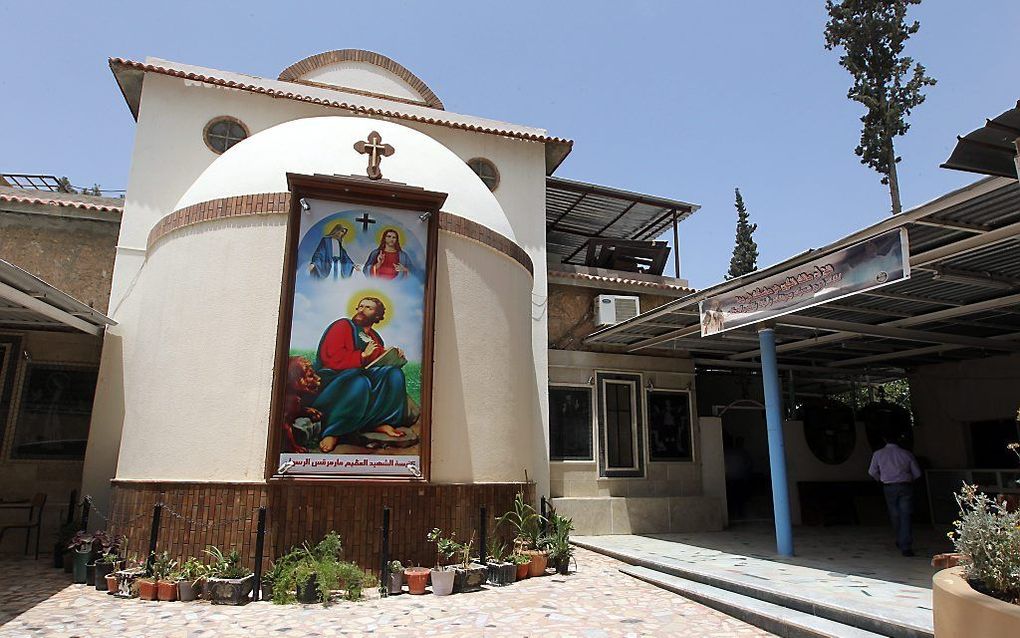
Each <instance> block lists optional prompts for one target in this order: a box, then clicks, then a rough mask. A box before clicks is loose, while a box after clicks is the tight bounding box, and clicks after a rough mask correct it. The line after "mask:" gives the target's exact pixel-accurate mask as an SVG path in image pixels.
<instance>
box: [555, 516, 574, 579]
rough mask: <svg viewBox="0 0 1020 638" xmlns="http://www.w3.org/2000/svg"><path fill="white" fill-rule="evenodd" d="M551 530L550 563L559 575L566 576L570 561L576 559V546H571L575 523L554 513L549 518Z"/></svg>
mask: <svg viewBox="0 0 1020 638" xmlns="http://www.w3.org/2000/svg"><path fill="white" fill-rule="evenodd" d="M549 529H550V534H549V562H550V563H551V564H552V566H553V567H555V568H556V571H557V572H558V573H560V574H566V573H568V572H569V570H570V559H571V558H573V557H574V546H573V545H571V544H570V532H572V531H573V530H574V521H573V519H570V518H567V517H566V516H560V515H559V514H557V513H556V512H553V513H552V514H551V515H550V516H549Z"/></svg>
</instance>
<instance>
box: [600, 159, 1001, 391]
mask: <svg viewBox="0 0 1020 638" xmlns="http://www.w3.org/2000/svg"><path fill="white" fill-rule="evenodd" d="M900 227H902V228H906V229H907V232H908V235H909V238H910V239H909V241H910V255H911V256H910V264H911V269H912V273H911V278H910V279H908V280H905V281H902V282H898V283H895V284H891V285H888V286H885V287H883V288H880V289H877V290H873V291H869V292H866V293H860V294H857V295H854V296H851V297H845V298H843V299H839V300H836V301H833V302H830V303H827V304H823V305H820V306H816V307H813V308H809V309H805V310H801V311H798V312H796V313H794V314H791V315H786V316H784V317H780V318H778V319H776V320H775V322H776V336H777V347H776V350H777V352H778V356H779V363H780V368H781V369H783V368H785V369H788V370H797V371H801V372H813V373H815V374H817V375H818V376H827V375H835V376H839V375H841V374H842V375H860V374H864V373H867V374H870V375H871V378H872V380H874V379H875V378H876V375H878V376H881V375H883V374H884V375H891V376H895V375H901V374H902V369H903V368H907V367H913V366H919V365H924V364H929V363H938V362H943V361H953V360H963V359H973V358H978V357H983V356H991V355H996V354H1003V353H1008V352H1017V351H1020V185H1018V183H1017V181H1016V180H1015V179H1013V180H1010V179H1003V178H998V177H995V178H986V179H983V180H981V181H978V182H975V183H974V184H971V185H969V186H966V187H964V188H961V189H959V190H957V191H954V192H952V193H949V194H947V195H944V196H942V197H940V198H938V199H936V200H934V201H932V202H929V203H927V204H924V205H922V206H919V207H917V208H915V209H912V210H909V211H906V212H904V213H902V214H900V215H897V216H895V217H890V218H887V219H884V220H882V221H881V222H879V223H877V224H874V225H872V226H870V227H868V228H865V229H863V230H861V231H858V232H856V233H854V234H852V235H849V236H847V237H844V238H843V239H841V240H839V241H837V242H835V243H833V244H831V245H829V246H826V247H824V248H821V249H818V250H811V251H807V252H805V253H802V254H800V255H797V256H796V257H793V258H791V259H788V260H786V261H784V262H781V263H779V264H776V265H774V266H771V267H769V268H765V269H762V270H759V271H755V272H753V273H750V274H749V275H745V276H744V277H740V278H738V279H733V280H730V281H726V282H723V283H720V284H717V285H715V286H712V287H710V288H707V289H705V290H702V291H700V292H697V293H694V294H691V295H688V296H686V297H683V298H680V299H677V300H676V301H673V302H670V303H668V304H666V305H664V306H660V307H659V308H656V309H655V310H652V311H650V312H646V313H644V314H642V315H639V316H638V317H635V318H634V319H631V320H629V321H626V322H623V323H619V324H616V325H614V326H610V327H608V328H604V329H602V330H599V331H597V332H595V333H593V334H591V335H589V336H588V337H587V338H586V340H585V341H586V343H598V344H603V345H609V346H614V347H616V348H618V349H619V350H620V351H623V352H632V353H636V352H643V351H652V350H656V349H658V350H663V349H666V350H675V351H686V352H688V353H689V354H690V356H692V357H693V358H694V359H695V362H696V363H698V364H701V365H703V366H711V367H734V368H739V367H750V366H753V367H755V368H757V364H756V363H754V362H755V361H757V360H759V351H758V347H757V342H758V340H757V336H756V330H757V327H756V326H749V327H747V328H743V329H738V330H733V331H730V332H726V333H722V334H718V335H714V336H711V337H706V338H701V336H700V334H701V330H700V323H699V315H698V302H700V301H701V300H702V299H705V298H706V297H711V296H714V295H717V294H719V293H721V292H724V291H726V290H729V289H732V288H737V287H740V286H745V285H747V284H750V283H753V282H755V281H757V280H759V279H763V278H765V277H768V276H770V275H772V274H775V273H779V272H782V271H784V270H786V269H789V268H793V267H795V266H797V265H799V264H801V263H804V262H807V261H810V260H811V259H813V258H814V257H816V256H817V255H819V254H822V253H825V252H828V251H831V250H836V249H839V248H842V247H844V246H847V245H849V244H852V243H856V242H858V241H861V240H863V239H866V238H869V237H872V236H874V235H877V234H880V233H882V232H885V231H887V230H890V229H893V228H900Z"/></svg>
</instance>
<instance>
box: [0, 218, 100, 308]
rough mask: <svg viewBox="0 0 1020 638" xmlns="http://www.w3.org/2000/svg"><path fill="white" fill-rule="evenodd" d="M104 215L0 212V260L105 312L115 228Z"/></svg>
mask: <svg viewBox="0 0 1020 638" xmlns="http://www.w3.org/2000/svg"><path fill="white" fill-rule="evenodd" d="M46 208H51V207H46ZM109 218H110V219H109V220H108V221H100V220H96V219H84V218H81V217H76V216H63V215H56V214H33V213H29V212H14V211H9V210H0V259H3V260H5V261H8V262H11V263H12V264H14V265H16V266H18V267H19V268H22V269H24V270H27V271H28V272H30V273H32V274H34V275H35V276H36V277H39V278H40V279H42V280H43V281H45V282H47V283H49V284H51V285H53V286H55V287H57V288H59V289H60V290H63V291H64V292H66V293H67V294H69V295H71V296H72V297H74V298H75V299H78V300H79V301H81V302H83V303H85V304H88V305H90V306H92V307H93V308H95V309H96V310H99V311H100V312H103V313H105V312H106V311H107V303H108V301H109V298H110V282H111V279H112V277H113V257H114V248H115V247H116V245H117V233H118V229H119V227H120V217H119V215H116V214H112V213H110V214H109Z"/></svg>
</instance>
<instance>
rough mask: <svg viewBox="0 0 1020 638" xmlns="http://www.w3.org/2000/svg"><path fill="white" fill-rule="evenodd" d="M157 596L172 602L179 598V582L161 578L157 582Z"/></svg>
mask: <svg viewBox="0 0 1020 638" xmlns="http://www.w3.org/2000/svg"><path fill="white" fill-rule="evenodd" d="M156 590H157V591H156V595H157V597H158V598H159V599H160V600H162V601H165V602H168V603H172V602H173V601H175V600H177V583H174V582H170V581H166V580H161V581H159V582H158V583H157V584H156Z"/></svg>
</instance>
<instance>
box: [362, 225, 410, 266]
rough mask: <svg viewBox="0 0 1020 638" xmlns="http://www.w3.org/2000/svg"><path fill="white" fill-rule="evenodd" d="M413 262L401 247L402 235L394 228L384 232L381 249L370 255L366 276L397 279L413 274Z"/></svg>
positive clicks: (380, 242)
mask: <svg viewBox="0 0 1020 638" xmlns="http://www.w3.org/2000/svg"><path fill="white" fill-rule="evenodd" d="M410 266H411V260H410V258H409V257H408V256H407V253H405V252H404V251H403V249H401V247H400V235H399V234H397V231H396V230H394V229H393V228H387V229H386V230H384V231H383V234H382V239H381V240H380V241H379V247H378V248H376V249H375V250H373V251H372V252H371V253H369V255H368V259H367V260H366V261H365V269H364V270H365V275H366V276H368V277H381V278H382V279H396V278H397V277H406V276H407V275H409V274H410V273H411V268H410Z"/></svg>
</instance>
